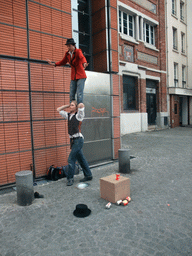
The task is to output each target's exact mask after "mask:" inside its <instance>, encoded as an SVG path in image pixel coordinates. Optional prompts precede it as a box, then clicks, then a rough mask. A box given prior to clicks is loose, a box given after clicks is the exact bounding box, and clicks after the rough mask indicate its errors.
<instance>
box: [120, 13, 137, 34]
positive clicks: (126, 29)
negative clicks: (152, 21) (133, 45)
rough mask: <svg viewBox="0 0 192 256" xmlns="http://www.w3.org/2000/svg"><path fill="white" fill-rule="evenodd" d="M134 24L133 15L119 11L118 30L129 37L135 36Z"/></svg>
mask: <svg viewBox="0 0 192 256" xmlns="http://www.w3.org/2000/svg"><path fill="white" fill-rule="evenodd" d="M134 26H135V21H134V17H133V16H132V15H130V14H127V13H125V12H122V11H119V32H120V33H123V34H125V35H128V36H131V37H135V35H134Z"/></svg>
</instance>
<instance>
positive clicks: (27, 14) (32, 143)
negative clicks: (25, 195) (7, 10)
mask: <svg viewBox="0 0 192 256" xmlns="http://www.w3.org/2000/svg"><path fill="white" fill-rule="evenodd" d="M25 3H26V24H27V60H28V61H27V65H28V83H29V109H30V128H31V148H32V150H31V151H32V152H31V153H32V165H31V171H32V172H33V178H34V179H35V178H36V173H35V153H34V135H33V114H32V95H31V71H30V62H29V60H30V48H29V13H28V1H27V0H26V1H25Z"/></svg>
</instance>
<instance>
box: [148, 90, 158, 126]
mask: <svg viewBox="0 0 192 256" xmlns="http://www.w3.org/2000/svg"><path fill="white" fill-rule="evenodd" d="M147 114H148V124H149V125H154V124H155V121H156V94H147Z"/></svg>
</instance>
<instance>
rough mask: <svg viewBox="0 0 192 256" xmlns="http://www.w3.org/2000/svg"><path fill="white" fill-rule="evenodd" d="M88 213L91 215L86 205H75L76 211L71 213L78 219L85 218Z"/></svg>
mask: <svg viewBox="0 0 192 256" xmlns="http://www.w3.org/2000/svg"><path fill="white" fill-rule="evenodd" d="M90 213H91V210H90V209H89V208H88V207H87V205H86V204H77V205H76V209H75V211H74V212H73V214H74V215H75V216H76V217H79V218H84V217H87V216H89V215H90Z"/></svg>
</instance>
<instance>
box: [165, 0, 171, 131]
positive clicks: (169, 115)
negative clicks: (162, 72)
mask: <svg viewBox="0 0 192 256" xmlns="http://www.w3.org/2000/svg"><path fill="white" fill-rule="evenodd" d="M167 15H168V14H167V0H166V1H165V16H166V17H165V36H166V38H165V40H166V49H167V50H166V66H167V67H166V71H167V76H166V78H167V79H166V80H167V81H166V82H167V113H168V117H169V127H170V125H171V107H170V95H169V62H168V59H169V58H168V57H169V44H168V22H167Z"/></svg>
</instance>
